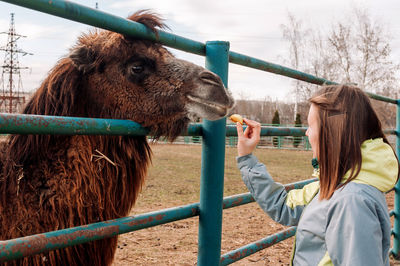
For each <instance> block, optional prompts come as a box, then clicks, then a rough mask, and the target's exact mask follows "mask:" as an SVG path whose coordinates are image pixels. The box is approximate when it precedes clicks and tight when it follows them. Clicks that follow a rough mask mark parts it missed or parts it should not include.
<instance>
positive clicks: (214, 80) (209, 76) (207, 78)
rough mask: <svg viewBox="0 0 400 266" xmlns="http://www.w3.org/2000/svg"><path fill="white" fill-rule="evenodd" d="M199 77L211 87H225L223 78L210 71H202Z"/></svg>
mask: <svg viewBox="0 0 400 266" xmlns="http://www.w3.org/2000/svg"><path fill="white" fill-rule="evenodd" d="M199 77H200V79H201V80H202V81H203V82H205V83H208V84H211V85H216V86H223V84H222V80H221V78H220V77H219V76H218V75H216V74H214V73H212V72H210V71H208V70H205V71H202V72H201V73H200V75H199Z"/></svg>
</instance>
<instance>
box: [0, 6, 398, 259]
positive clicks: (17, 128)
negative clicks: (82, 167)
mask: <svg viewBox="0 0 400 266" xmlns="http://www.w3.org/2000/svg"><path fill="white" fill-rule="evenodd" d="M4 2H9V3H12V4H16V5H20V6H23V7H27V8H31V9H34V10H37V11H41V12H45V13H48V14H52V15H56V16H59V17H63V18H66V19H70V20H73V21H77V22H81V23H85V24H88V25H91V26H95V27H99V28H103V29H106V30H110V31H115V32H119V33H122V34H125V35H131V36H135V37H139V38H144V39H148V40H152V41H157V42H159V43H161V44H163V45H166V46H168V47H172V48H176V49H179V50H182V51H186V52H189V53H194V54H198V55H202V56H205V58H206V68H208V69H209V70H211V71H213V72H215V73H216V74H218V75H219V76H220V77H221V79H222V81H223V82H224V84H225V86H226V87H227V85H228V84H227V83H228V80H227V73H228V65H229V62H231V63H234V64H239V65H242V66H246V67H250V68H254V69H259V70H262V71H267V72H271V73H275V74H279V75H283V76H287V77H290V78H295V79H298V80H303V81H306V82H310V83H313V84H320V85H321V84H336V83H334V82H331V81H328V80H326V79H323V78H318V77H315V76H312V75H309V74H306V73H303V72H300V71H297V70H294V69H290V68H287V67H283V66H280V65H276V64H272V63H269V62H266V61H262V60H260V59H257V58H253V57H249V56H245V55H242V54H239V53H235V52H233V51H229V43H228V42H224V41H210V42H207V43H205V44H204V43H201V42H197V41H193V40H189V39H186V38H183V37H181V36H177V35H174V34H171V33H166V32H164V31H159V34H158V36H156V35H155V34H154V33H152V32H149V31H148V30H147V29H146V27H145V26H143V25H142V24H139V23H136V22H132V21H128V20H126V19H124V18H120V17H117V16H114V15H111V14H108V13H106V12H103V11H99V10H95V9H91V8H88V7H85V6H82V5H79V4H75V3H72V2H69V1H61V0H52V1H48V0H35V1H32V0H5V1H4ZM368 95H369V96H370V97H371V98H374V99H378V100H382V101H386V102H390V103H393V104H396V105H397V121H396V123H397V124H396V125H397V129H396V130H390V132H389V133H392V134H395V135H397V141H396V151H397V153H398V154H399V147H400V146H399V143H400V142H399V134H398V132H399V130H400V129H399V128H400V120H399V117H400V108H399V106H400V105H399V101H398V100H395V99H390V98H387V97H383V96H379V95H375V94H371V93H368ZM305 130H306V129H305V128H299V127H286V128H283V127H279V128H277V127H263V128H262V131H261V135H262V136H304V133H305ZM0 133H13V134H69V135H70V134H79V135H84V134H88V135H90V134H101V135H126V136H139V135H140V136H143V135H146V134H148V132H147V130H146V129H144V128H142V127H141V126H140V125H139V124H137V123H135V122H132V121H125V120H112V119H93V118H75V117H51V116H38V115H13V114H0ZM184 135H186V136H201V138H202V148H203V149H202V162H201V163H202V168H201V188H200V202H199V203H194V204H189V205H185V206H179V207H176V208H171V209H166V210H160V211H156V212H151V213H146V214H142V215H137V216H134V217H125V218H120V219H115V220H111V221H104V222H99V223H95V224H89V225H83V226H79V227H74V228H67V229H63V230H59V231H54V232H48V233H44V234H38V235H33V236H26V237H23V238H18V239H11V240H6V241H0V261H7V260H13V259H17V258H21V257H24V256H29V255H33V254H38V253H41V252H45V251H50V250H54V249H58V248H64V247H68V246H72V245H77V244H82V243H85V242H89V241H93V240H98V239H102V238H107V237H112V236H115V235H117V234H123V233H127V232H130V231H134V230H139V229H143V228H147V227H150V226H155V225H159V224H163V223H168V222H172V221H176V220H181V219H186V218H189V217H194V216H199V243H198V261H197V264H198V265H227V264H230V263H233V262H235V261H237V260H239V259H242V258H244V257H246V256H248V255H250V254H253V253H254V252H256V251H258V250H260V249H263V248H266V247H268V246H271V245H273V244H275V243H277V242H279V241H281V240H284V239H286V238H288V237H291V236H293V235H294V233H295V230H296V228H295V227H290V228H288V229H287V230H284V231H282V232H278V233H276V234H275V235H272V236H269V237H267V238H264V239H261V240H259V241H256V242H254V243H251V244H248V245H246V246H244V247H241V248H239V249H237V250H234V251H231V252H228V253H226V254H223V255H221V228H222V210H223V209H227V208H231V207H235V206H239V205H243V204H247V203H250V202H253V201H254V199H253V198H252V197H251V195H250V194H249V193H245V194H240V195H235V196H231V197H227V198H223V180H224V159H225V138H226V136H228V137H229V136H235V135H236V127H235V126H232V125H226V121H225V119H221V120H218V121H207V120H205V121H204V122H203V123H202V124H192V125H190V126H189V129H188V131H187V132H185V133H184ZM311 181H312V180H306V181H302V182H298V183H294V184H289V185H286V189H287V190H290V189H293V188H301V187H303V186H304V185H305V184H307V183H309V182H311ZM395 190H396V195H395V209H394V211H391V215H394V217H395V222H394V229H393V235H394V241H393V248H392V253H393V254H394V255H395V256H398V255H399V249H400V246H399V244H400V242H399V240H400V224H399V214H400V210H399V208H400V204H399V200H400V199H399V193H398V191H399V184H397V185H396V189H395Z"/></svg>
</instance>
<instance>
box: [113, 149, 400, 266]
mask: <svg viewBox="0 0 400 266" xmlns="http://www.w3.org/2000/svg"><path fill="white" fill-rule="evenodd" d="M152 149H153V153H154V156H153V166H152V167H151V168H150V172H149V175H148V178H147V181H146V183H145V185H144V187H143V191H142V193H141V195H140V197H139V199H138V201H137V204H136V206H135V208H134V209H133V211H132V213H131V215H135V214H140V213H145V212H149V211H154V210H160V209H164V208H169V207H176V206H180V205H186V204H189V203H194V202H198V201H199V199H200V171H201V145H174V144H152ZM255 155H256V156H257V157H258V158H259V159H260V161H262V162H264V163H265V164H266V165H267V168H268V170H269V172H270V173H271V175H272V176H273V177H274V179H275V180H276V181H278V182H281V183H283V184H286V183H291V182H295V181H299V180H303V179H308V178H310V176H311V173H312V167H311V157H312V153H311V152H310V151H296V150H276V149H257V150H256V152H255ZM235 157H236V149H235V148H227V149H226V156H225V158H226V160H225V177H224V184H225V188H224V197H226V196H230V195H235V194H239V193H244V192H247V188H246V186H245V185H244V184H243V182H242V179H241V176H240V174H239V170H238V169H237V167H236V159H235ZM388 197H389V199H388V203H389V205H391V207H390V208H391V209H392V208H393V207H392V206H393V204H392V201H393V199H392V197H393V196H392V195H389V196H388ZM283 229H284V227H283V226H281V225H280V224H278V223H276V222H274V221H272V220H271V219H270V218H269V217H268V216H267V215H266V214H265V213H264V212H263V211H262V210H261V209H260V208H259V207H258V205H257V204H256V203H251V204H246V205H244V206H240V207H236V208H231V209H227V210H224V214H223V225H222V231H223V234H222V251H221V252H222V254H224V253H226V252H228V251H231V250H233V249H236V248H239V247H241V246H243V245H246V244H248V243H251V242H253V241H256V240H258V239H261V238H263V237H266V236H267V235H269V234H271V233H275V232H277V231H280V230H283ZM197 234H198V217H194V218H191V219H186V220H182V221H177V222H173V223H168V224H164V225H161V226H157V227H152V228H148V229H144V230H140V231H135V232H131V233H127V234H124V235H121V236H120V239H119V247H118V251H117V254H116V258H115V261H114V265H155V264H156V265H196V261H197V237H198V236H197ZM292 243H293V238H290V239H287V240H285V241H283V242H280V243H279V244H277V245H275V246H273V247H271V248H267V249H265V250H263V251H261V252H258V253H256V254H253V255H251V256H249V257H247V258H245V259H243V260H241V261H239V262H236V263H235V264H234V265H288V263H289V261H290V256H291V249H292ZM396 265H397V264H396Z"/></svg>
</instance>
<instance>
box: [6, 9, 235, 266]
mask: <svg viewBox="0 0 400 266" xmlns="http://www.w3.org/2000/svg"><path fill="white" fill-rule="evenodd" d="M128 19H130V20H133V21H136V22H139V23H143V24H144V25H146V26H147V27H148V28H149V29H150V30H152V31H154V32H157V28H161V27H163V24H162V22H161V20H160V19H159V18H158V17H157V16H156V15H154V14H152V13H149V12H137V13H135V14H134V15H132V16H130V17H129V18H128ZM232 105H233V99H232V97H231V96H230V94H229V93H228V92H227V90H226V89H225V88H224V86H223V84H222V82H221V80H220V79H219V77H218V76H216V75H215V74H213V73H211V72H210V71H208V70H205V69H204V68H202V67H199V66H197V65H194V64H192V63H189V62H186V61H183V60H179V59H177V58H175V57H174V56H173V55H172V54H171V53H170V52H169V51H168V50H167V49H165V48H164V47H162V46H161V45H160V44H158V43H154V42H150V41H146V40H142V39H136V38H132V37H129V36H123V35H121V34H117V33H114V32H109V31H100V30H96V31H92V32H89V33H87V34H84V35H82V36H81V37H80V38H79V40H78V41H77V44H76V45H75V46H74V47H73V48H72V49H71V51H70V54H69V55H68V56H67V57H65V58H62V59H61V60H59V62H58V63H57V65H56V66H55V67H54V68H53V69H52V70H51V71H50V72H49V75H48V77H47V78H45V80H44V81H43V83H42V84H41V86H40V88H39V89H38V90H37V91H36V93H35V94H34V95H33V97H32V98H31V99H30V101H29V102H28V104H27V105H26V107H25V109H24V111H23V113H25V114H40V115H55V116H75V117H96V118H114V119H131V120H133V121H136V122H138V123H140V124H141V125H142V126H144V127H147V128H149V129H150V130H151V134H152V135H153V136H155V137H156V138H158V137H160V136H167V137H168V138H169V139H170V140H173V139H175V138H176V137H177V136H178V135H179V134H180V133H181V132H182V131H183V130H184V129H185V128H186V127H187V125H188V123H189V121H190V119H192V118H194V117H203V118H206V119H209V120H215V119H220V118H222V117H224V116H226V115H227V113H228V111H229V109H230V108H231V107H232ZM96 155H98V156H96ZM110 162H112V163H110ZM150 162H151V150H150V147H149V145H148V142H147V139H146V137H144V136H143V137H126V136H125V137H124V136H61V135H58V136H54V135H11V136H10V137H9V139H8V141H7V142H6V143H5V144H4V145H3V147H1V155H0V164H1V165H0V167H1V168H0V174H1V176H0V191H1V194H0V195H1V199H0V232H1V234H0V239H2V240H6V239H11V238H17V237H22V236H27V235H32V234H38V233H43V232H48V231H53V230H59V229H63V228H69V227H74V226H79V225H84V224H89V223H95V222H99V221H105V220H109V219H115V218H120V217H124V216H126V215H128V213H129V211H130V210H131V208H132V206H133V205H134V203H135V200H136V199H137V196H138V193H139V192H140V190H141V186H142V184H143V180H144V178H145V176H146V170H147V167H148V166H149V163H150ZM116 244H117V237H113V238H109V239H104V240H98V241H94V242H90V243H87V244H82V245H78V246H74V247H69V248H64V249H59V250H55V251H51V252H48V253H44V254H40V255H35V256H31V257H28V258H24V259H20V260H16V261H11V262H8V263H7V265H109V264H111V262H112V260H113V257H114V253H115V250H116Z"/></svg>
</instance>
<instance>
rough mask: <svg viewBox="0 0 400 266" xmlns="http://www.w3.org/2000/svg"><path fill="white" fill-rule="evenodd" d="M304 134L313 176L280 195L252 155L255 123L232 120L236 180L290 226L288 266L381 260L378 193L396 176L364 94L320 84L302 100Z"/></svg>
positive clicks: (385, 240) (383, 224) (384, 216)
mask: <svg viewBox="0 0 400 266" xmlns="http://www.w3.org/2000/svg"><path fill="white" fill-rule="evenodd" d="M310 102H311V107H310V111H309V114H308V125H309V127H308V129H307V132H306V135H307V136H308V138H309V141H310V144H311V146H312V151H313V157H314V158H315V159H313V162H314V163H313V165H314V166H315V167H316V168H317V169H318V170H317V171H316V172H317V176H318V178H319V180H318V181H316V182H313V183H310V184H308V185H306V186H304V187H303V188H302V189H295V190H291V191H289V192H286V190H285V188H284V187H283V186H282V185H281V184H279V183H276V182H274V181H273V180H272V178H271V176H270V175H269V173H268V172H267V169H266V167H265V165H264V164H262V163H260V162H258V160H257V158H256V157H255V156H254V155H252V151H253V150H254V149H255V147H256V145H257V143H258V142H259V140H260V131H261V126H260V124H259V123H257V122H255V121H252V120H249V119H244V122H246V124H247V125H248V127H247V128H246V130H245V132H243V129H242V126H241V125H240V124H239V123H237V132H238V137H239V139H238V147H237V148H238V155H239V156H238V157H237V163H238V167H239V169H240V172H241V174H242V177H243V181H244V183H245V184H246V186H247V188H248V189H249V191H250V192H251V194H252V195H253V197H254V199H255V200H256V201H257V203H258V204H259V205H260V206H261V208H262V209H263V210H264V211H265V212H266V213H267V214H268V215H269V216H270V217H271V218H272V219H274V220H275V221H277V222H279V223H281V224H284V225H297V232H296V237H295V241H294V242H295V243H294V249H293V255H292V260H291V264H293V265H307V266H309V265H332V264H333V265H351V266H354V265H362V266H365V265H371V266H378V265H389V248H390V230H391V225H390V219H389V214H388V211H387V205H386V200H385V194H384V193H385V192H387V191H389V190H391V189H392V188H393V187H394V185H395V183H396V182H397V179H398V161H397V157H396V155H395V153H394V151H393V149H392V148H391V146H390V145H389V144H388V141H387V139H386V138H385V136H384V134H383V132H382V128H381V123H380V121H379V119H378V117H377V115H376V113H375V111H374V110H373V108H372V106H371V103H370V101H369V98H368V96H367V95H366V94H365V93H363V92H362V91H361V90H360V89H358V88H356V87H353V86H347V85H335V86H324V87H322V89H321V90H320V91H319V92H318V93H317V94H316V95H315V96H314V97H312V98H311V99H310Z"/></svg>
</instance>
